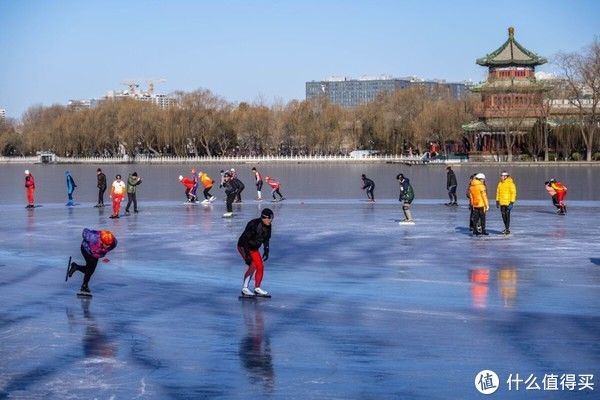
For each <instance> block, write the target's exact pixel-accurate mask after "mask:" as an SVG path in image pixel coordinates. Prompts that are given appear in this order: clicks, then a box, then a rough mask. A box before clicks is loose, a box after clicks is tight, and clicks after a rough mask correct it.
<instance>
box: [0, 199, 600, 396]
mask: <svg viewBox="0 0 600 400" xmlns="http://www.w3.org/2000/svg"><path fill="white" fill-rule="evenodd" d="M434 203H435V202H417V203H416V204H415V205H414V207H413V215H414V217H415V219H416V221H417V224H416V225H415V226H401V225H399V224H398V221H399V220H400V214H401V211H400V209H399V206H398V203H397V202H395V201H392V200H382V201H378V202H377V203H375V204H368V203H366V202H362V201H357V200H339V201H337V200H332V199H328V200H326V201H318V200H306V201H304V202H302V201H299V200H289V201H287V202H283V203H277V204H271V203H265V204H263V205H259V204H257V203H255V202H253V201H248V202H245V203H244V204H243V205H242V206H238V207H237V209H236V210H235V211H236V216H235V217H234V218H233V219H232V220H225V219H223V218H222V217H221V215H222V213H223V211H224V205H223V204H222V203H220V202H217V203H215V204H214V205H213V206H211V207H202V206H195V207H194V206H188V207H186V206H184V205H182V204H181V202H179V201H168V202H167V201H153V202H152V201H150V202H145V203H143V207H141V209H142V212H141V213H140V214H137V215H131V216H128V217H123V218H121V219H119V220H110V219H108V218H107V216H108V214H109V211H108V210H104V211H102V210H97V209H94V208H92V207H90V205H89V204H85V205H82V206H81V207H76V208H74V209H65V207H64V206H63V205H62V204H58V203H56V204H46V205H44V207H41V208H36V209H34V210H25V209H23V207H22V205H18V206H17V205H6V206H4V207H3V210H2V229H1V230H0V244H1V247H0V304H1V307H0V360H1V362H0V398H7V399H32V398H39V399H42V398H44V399H93V398H97V399H134V398H138V399H196V398H233V399H243V398H273V399H306V398H308V399H321V398H338V399H350V398H352V399H359V398H372V399H383V398H398V399H399V398H422V399H436V398H439V399H443V398H478V396H481V395H480V394H479V393H478V392H477V391H476V389H475V386H474V384H473V381H474V379H475V375H476V374H477V372H479V371H481V370H484V369H491V370H493V371H495V372H496V373H497V374H498V375H499V376H500V380H501V388H500V389H499V392H498V393H503V395H501V397H502V396H508V395H509V393H508V387H507V385H506V383H505V382H506V379H508V376H509V374H511V373H512V374H516V373H519V374H520V375H521V376H523V377H525V378H526V377H527V376H529V375H530V374H534V375H536V376H537V377H538V382H539V384H540V385H541V381H540V380H541V379H542V377H543V376H544V374H551V373H554V374H559V375H560V374H562V373H572V374H594V378H595V379H594V381H595V383H596V384H597V383H598V382H597V381H598V376H599V373H600V370H599V369H598V366H600V344H599V343H600V340H599V339H600V301H599V300H600V241H598V236H599V232H600V231H599V230H598V225H597V223H598V221H599V217H600V207H598V204H597V203H593V202H588V203H586V202H580V203H577V202H573V203H572V204H571V207H570V209H569V214H568V215H567V216H566V217H560V216H557V215H555V214H554V212H553V211H552V209H551V205H550V204H549V201H544V202H542V201H538V202H535V201H530V202H527V201H525V202H523V203H522V204H520V205H518V206H517V207H515V209H514V210H513V215H512V220H513V222H512V231H513V235H512V236H511V237H510V238H504V237H503V236H501V235H500V231H501V230H502V227H501V219H500V213H499V212H498V211H497V210H496V209H495V208H492V210H491V211H490V214H489V217H488V227H489V231H490V232H491V235H490V237H489V238H487V239H476V238H472V237H470V236H469V235H468V229H467V226H468V225H467V222H466V221H467V214H468V210H467V208H466V207H465V206H464V205H463V206H461V207H459V208H449V207H445V206H443V205H441V204H440V203H441V201H438V202H437V203H436V204H434ZM266 205H268V206H270V207H272V208H273V210H274V212H275V219H274V228H273V232H274V233H273V239H272V243H271V258H270V259H269V260H268V262H267V265H266V275H265V280H264V283H263V285H262V286H263V288H265V289H267V290H269V291H270V292H271V293H272V294H273V298H272V299H270V300H265V301H257V302H246V301H239V300H238V293H239V290H240V285H241V276H242V272H243V270H244V264H243V262H242V260H241V259H240V257H239V255H238V254H237V252H236V240H237V237H238V235H239V234H240V233H241V231H242V230H243V228H244V225H245V223H246V221H248V220H249V219H250V218H253V217H256V216H257V215H258V212H259V211H258V210H259V209H260V207H264V206H266ZM84 227H93V228H107V229H111V230H112V231H113V232H114V233H115V235H116V236H117V238H118V239H119V246H118V247H117V249H115V251H114V252H112V253H110V254H109V256H108V257H109V259H110V261H109V262H108V263H100V266H99V267H98V269H97V271H96V274H95V275H94V277H93V278H92V281H91V285H90V287H91V290H92V292H93V294H94V297H93V298H92V299H91V300H80V299H78V298H77V297H76V296H75V293H76V291H77V289H78V287H79V285H80V283H81V274H79V273H78V274H77V275H75V276H74V277H73V278H72V279H71V280H69V282H67V283H65V282H64V279H63V278H64V273H65V268H66V261H67V258H68V256H69V255H73V256H74V257H75V258H76V259H79V260H80V261H82V260H81V254H80V253H79V243H80V234H81V230H82V228H84ZM595 389H596V390H595V391H594V392H590V391H589V390H584V391H577V390H575V391H574V392H569V393H565V392H564V391H560V390H559V391H557V392H549V391H547V392H544V393H543V394H544V398H580V397H590V398H591V397H593V396H594V395H595V394H596V393H597V391H598V390H600V388H598V387H595ZM540 395H541V393H540V392H538V396H540ZM258 396H262V397H258ZM510 396H517V397H518V396H523V397H526V396H531V392H526V391H525V390H524V388H523V387H522V388H521V390H520V391H519V392H512V393H510ZM527 398H531V397H527ZM533 398H535V397H533Z"/></svg>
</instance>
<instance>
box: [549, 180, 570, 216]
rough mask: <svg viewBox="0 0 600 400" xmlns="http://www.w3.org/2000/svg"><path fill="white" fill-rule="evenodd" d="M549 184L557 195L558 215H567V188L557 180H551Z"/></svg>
mask: <svg viewBox="0 0 600 400" xmlns="http://www.w3.org/2000/svg"><path fill="white" fill-rule="evenodd" d="M548 183H550V187H551V188H552V189H553V190H554V192H555V193H556V208H558V211H557V213H558V215H565V214H566V213H567V204H566V203H565V197H566V196H567V187H566V186H565V185H563V183H562V182H559V181H557V180H556V179H550V180H549V181H548Z"/></svg>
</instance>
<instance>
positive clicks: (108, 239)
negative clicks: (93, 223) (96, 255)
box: [100, 231, 115, 246]
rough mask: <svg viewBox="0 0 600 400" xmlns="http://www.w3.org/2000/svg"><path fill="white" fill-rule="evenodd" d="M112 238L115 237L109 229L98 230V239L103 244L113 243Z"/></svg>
mask: <svg viewBox="0 0 600 400" xmlns="http://www.w3.org/2000/svg"><path fill="white" fill-rule="evenodd" d="M114 239H115V237H114V236H113V234H112V232H111V231H100V241H101V242H102V243H103V244H105V245H107V246H110V245H112V244H113V241H114Z"/></svg>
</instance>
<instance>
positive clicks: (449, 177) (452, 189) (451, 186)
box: [446, 166, 458, 206]
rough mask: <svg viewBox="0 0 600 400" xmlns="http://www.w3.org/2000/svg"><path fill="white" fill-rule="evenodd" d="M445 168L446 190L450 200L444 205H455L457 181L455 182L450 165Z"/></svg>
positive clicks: (456, 203) (456, 202)
mask: <svg viewBox="0 0 600 400" xmlns="http://www.w3.org/2000/svg"><path fill="white" fill-rule="evenodd" d="M446 170H447V171H448V172H447V173H446V190H447V191H448V197H450V202H449V203H446V205H447V206H457V205H458V201H457V198H456V188H457V186H458V183H457V182H456V175H455V174H454V171H452V167H451V166H448V167H446Z"/></svg>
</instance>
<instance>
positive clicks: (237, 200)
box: [231, 168, 246, 203]
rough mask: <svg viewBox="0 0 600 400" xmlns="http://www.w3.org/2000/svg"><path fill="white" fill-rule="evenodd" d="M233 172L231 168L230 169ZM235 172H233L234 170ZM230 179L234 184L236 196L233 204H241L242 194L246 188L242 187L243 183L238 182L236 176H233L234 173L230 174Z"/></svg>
mask: <svg viewBox="0 0 600 400" xmlns="http://www.w3.org/2000/svg"><path fill="white" fill-rule="evenodd" d="M231 169H232V170H233V168H231ZM234 171H235V170H234ZM231 177H232V178H231V179H232V180H233V181H234V182H235V185H236V188H237V189H236V191H237V193H236V195H235V203H241V202H242V192H243V191H244V189H245V188H246V186H245V185H244V183H243V182H242V181H240V180H239V179H238V178H237V177H236V176H235V172H234V173H233V174H231Z"/></svg>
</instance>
